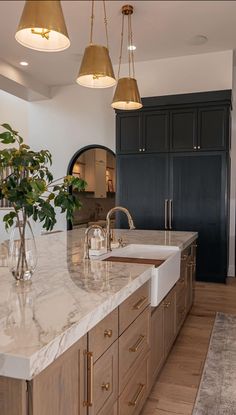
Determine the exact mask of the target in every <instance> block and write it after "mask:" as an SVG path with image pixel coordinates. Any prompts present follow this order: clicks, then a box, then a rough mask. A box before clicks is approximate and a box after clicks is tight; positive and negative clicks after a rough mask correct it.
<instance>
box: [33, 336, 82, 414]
mask: <svg viewBox="0 0 236 415" xmlns="http://www.w3.org/2000/svg"><path fill="white" fill-rule="evenodd" d="M86 349H87V338H86V336H85V337H83V338H82V339H81V340H80V341H79V342H78V343H76V345H74V346H73V347H71V348H70V349H69V350H68V351H66V352H65V353H64V354H63V355H62V356H60V357H59V358H58V359H57V360H55V362H54V363H52V364H51V365H50V366H48V367H47V368H46V369H45V370H43V371H42V372H41V373H40V374H39V375H37V376H36V377H35V378H34V379H33V380H32V381H31V382H30V383H29V415H65V414H70V415H85V414H86V412H87V409H86V407H84V406H83V402H84V400H85V393H84V384H85V367H84V362H85V360H84V350H86Z"/></svg>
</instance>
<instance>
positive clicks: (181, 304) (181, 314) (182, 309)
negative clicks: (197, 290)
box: [176, 290, 186, 333]
mask: <svg viewBox="0 0 236 415" xmlns="http://www.w3.org/2000/svg"><path fill="white" fill-rule="evenodd" d="M185 316H186V290H183V291H181V292H180V293H179V295H178V296H177V297H176V331H177V333H178V331H179V329H180V327H181V326H182V324H183V322H184V319H185Z"/></svg>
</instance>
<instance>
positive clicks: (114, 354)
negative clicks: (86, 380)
mask: <svg viewBox="0 0 236 415" xmlns="http://www.w3.org/2000/svg"><path fill="white" fill-rule="evenodd" d="M93 395H94V396H93V404H92V406H91V407H90V408H89V411H88V415H100V414H106V413H108V410H109V409H110V408H111V406H112V405H113V404H114V403H115V402H116V400H117V398H118V341H116V342H115V343H114V344H113V345H112V346H111V347H110V348H109V349H108V350H107V351H106V353H105V354H104V355H103V356H102V357H100V359H99V360H97V362H96V363H95V364H94V376H93Z"/></svg>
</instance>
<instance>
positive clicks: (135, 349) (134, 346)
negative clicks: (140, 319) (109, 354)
mask: <svg viewBox="0 0 236 415" xmlns="http://www.w3.org/2000/svg"><path fill="white" fill-rule="evenodd" d="M144 339H145V336H144V335H143V334H141V335H140V336H139V338H138V340H137V341H136V343H135V344H134V345H133V346H131V347H130V348H129V352H137V351H138V349H139V347H140V345H141V344H142V342H143V341H144Z"/></svg>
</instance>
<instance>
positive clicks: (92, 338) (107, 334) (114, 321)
mask: <svg viewBox="0 0 236 415" xmlns="http://www.w3.org/2000/svg"><path fill="white" fill-rule="evenodd" d="M117 338H118V308H116V309H115V310H114V311H112V313H110V314H109V315H108V316H107V317H105V318H104V319H103V320H102V321H100V323H98V324H97V325H96V326H95V327H94V328H93V329H91V330H90V331H89V333H88V348H89V350H92V351H93V356H94V361H95V362H96V360H97V359H98V358H99V357H100V356H101V355H102V354H103V353H104V352H105V351H106V350H107V349H108V347H110V346H111V344H112V343H114V341H115V340H116V339H117Z"/></svg>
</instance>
